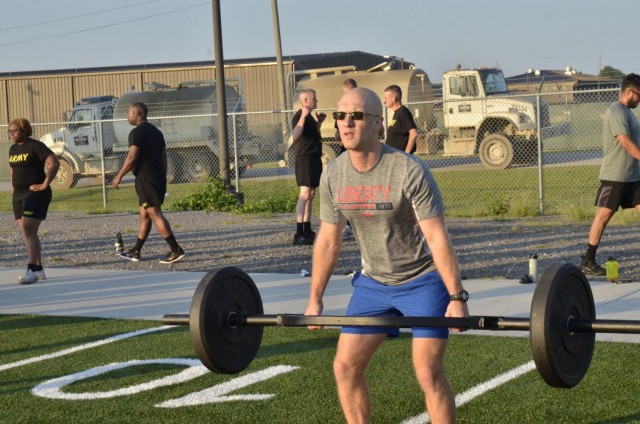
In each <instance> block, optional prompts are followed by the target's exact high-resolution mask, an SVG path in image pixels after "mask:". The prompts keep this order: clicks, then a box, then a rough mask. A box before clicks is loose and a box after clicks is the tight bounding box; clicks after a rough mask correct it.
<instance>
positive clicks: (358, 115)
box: [333, 112, 378, 121]
mask: <svg viewBox="0 0 640 424" xmlns="http://www.w3.org/2000/svg"><path fill="white" fill-rule="evenodd" d="M347 115H350V116H351V119H353V120H354V121H361V120H363V119H364V116H365V115H369V116H374V117H376V118H377V117H378V115H374V114H373V113H367V112H333V119H335V120H336V121H342V120H343V119H344V118H346V117H347Z"/></svg>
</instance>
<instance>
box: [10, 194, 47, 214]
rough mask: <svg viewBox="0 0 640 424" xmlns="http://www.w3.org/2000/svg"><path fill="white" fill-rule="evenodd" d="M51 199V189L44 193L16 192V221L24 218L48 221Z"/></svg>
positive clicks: (14, 197) (14, 203)
mask: <svg viewBox="0 0 640 424" xmlns="http://www.w3.org/2000/svg"><path fill="white" fill-rule="evenodd" d="M51 197H52V193H51V187H47V189H46V190H43V191H14V192H13V216H14V217H15V218H16V219H20V218H22V217H27V218H34V219H40V220H43V219H47V212H48V211H49V204H50V203H51Z"/></svg>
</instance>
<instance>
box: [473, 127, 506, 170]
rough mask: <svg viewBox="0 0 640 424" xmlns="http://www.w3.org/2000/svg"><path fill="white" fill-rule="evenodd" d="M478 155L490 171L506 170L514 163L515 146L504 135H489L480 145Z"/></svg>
mask: <svg viewBox="0 0 640 424" xmlns="http://www.w3.org/2000/svg"><path fill="white" fill-rule="evenodd" d="M478 155H479V156H480V161H481V162H482V164H483V165H484V166H485V167H486V168H489V169H505V168H507V167H508V166H509V165H511V162H513V144H512V143H511V141H510V140H509V139H508V138H507V137H506V136H504V135H502V134H489V135H488V136H486V137H485V138H484V139H483V140H482V142H481V143H480V147H479V149H478Z"/></svg>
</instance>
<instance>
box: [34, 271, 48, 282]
mask: <svg viewBox="0 0 640 424" xmlns="http://www.w3.org/2000/svg"><path fill="white" fill-rule="evenodd" d="M36 276H37V277H38V281H44V280H46V279H47V275H46V274H45V273H44V269H43V270H42V271H36Z"/></svg>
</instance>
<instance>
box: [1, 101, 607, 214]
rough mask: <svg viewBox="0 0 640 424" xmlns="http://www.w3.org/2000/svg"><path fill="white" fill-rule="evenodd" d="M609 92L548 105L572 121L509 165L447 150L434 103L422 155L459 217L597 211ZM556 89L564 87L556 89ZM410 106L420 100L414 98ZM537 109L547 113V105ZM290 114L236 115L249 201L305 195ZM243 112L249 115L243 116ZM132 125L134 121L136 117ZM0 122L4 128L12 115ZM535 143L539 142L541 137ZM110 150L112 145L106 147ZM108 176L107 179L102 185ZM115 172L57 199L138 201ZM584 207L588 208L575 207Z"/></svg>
mask: <svg viewBox="0 0 640 424" xmlns="http://www.w3.org/2000/svg"><path fill="white" fill-rule="evenodd" d="M609 91H611V90H609ZM602 92H603V91H602V90H598V91H594V92H593V93H592V94H591V95H590V94H589V92H580V93H581V102H580V103H569V102H567V103H565V104H552V105H548V120H549V122H550V123H551V125H558V124H564V125H566V126H568V128H570V131H569V132H567V133H564V134H560V135H556V136H553V137H548V138H544V139H542V140H540V141H541V143H542V146H543V148H542V152H541V155H540V156H541V159H542V162H541V163H539V162H538V151H537V148H535V150H534V151H531V152H530V155H529V156H528V158H529V159H530V161H529V162H526V161H525V162H524V163H513V164H512V165H511V166H510V167H508V168H507V169H487V168H485V167H484V166H483V164H482V163H481V161H480V160H479V158H478V156H477V155H465V156H444V155H443V150H442V146H441V145H438V143H435V145H434V143H433V139H430V136H431V135H432V134H434V131H436V132H437V131H439V132H440V133H441V134H444V135H445V136H446V135H447V128H445V127H444V119H443V116H442V112H443V110H447V109H448V108H449V107H451V106H452V105H448V104H446V103H445V104H441V103H434V107H433V109H434V110H435V111H436V112H435V113H436V116H435V120H434V119H433V118H434V117H433V116H432V117H426V116H417V117H416V121H417V124H418V127H419V128H420V129H421V134H420V138H419V150H418V152H417V155H418V156H419V157H420V158H422V159H423V160H425V161H426V162H427V163H428V164H429V166H430V167H431V169H432V171H433V173H434V175H435V178H436V180H437V181H438V183H439V185H440V188H441V191H442V193H443V196H444V199H445V202H446V204H447V210H448V214H449V215H451V216H456V217H478V216H531V215H538V214H567V213H569V214H570V215H572V216H580V215H585V216H591V214H592V208H593V206H592V204H593V197H594V195H595V190H596V188H597V186H598V180H597V175H598V170H599V164H600V160H601V157H602V151H601V145H602V119H603V116H604V113H605V111H606V110H607V108H608V107H609V104H610V103H609V102H608V101H606V102H603V101H598V99H600V98H601V97H602V96H601V94H602ZM554 95H555V96H556V97H557V93H555V94H554ZM539 96H540V100H541V104H544V99H545V96H544V95H542V94H541V95H539ZM507 100H508V99H507ZM589 100H593V101H591V102H590V101H589ZM408 106H409V108H412V107H413V106H414V105H411V104H409V105H408ZM453 106H455V104H454V105H453ZM327 111H330V110H327ZM536 113H537V116H541V114H542V111H537V112H536ZM545 113H547V112H546V109H545ZM291 114H292V111H286V112H278V111H267V112H262V113H237V114H230V115H229V119H228V122H229V131H228V133H229V138H230V140H229V155H230V158H232V160H234V158H238V159H242V160H244V163H242V162H241V164H240V165H239V166H238V167H237V168H236V166H235V163H232V164H231V166H232V167H233V168H234V170H233V171H232V173H231V185H232V187H233V188H235V189H236V190H237V191H238V192H241V193H243V197H244V201H245V202H249V203H250V202H258V201H261V200H262V199H265V198H269V197H279V198H291V199H293V198H295V197H296V196H297V188H296V186H295V180H294V171H293V169H292V168H290V167H288V166H286V165H287V163H288V161H287V160H286V159H287V158H286V157H285V151H286V148H285V143H286V141H287V140H288V138H289V137H288V134H287V133H286V123H287V122H288V121H289V120H290V118H291ZM206 118H207V119H211V120H212V121H213V120H215V119H217V117H216V116H215V115H211V116H208V115H207V116H206ZM189 119H190V118H189V117H166V118H161V119H155V120H154V121H153V122H154V123H155V124H156V125H158V126H159V127H160V128H161V129H162V130H163V131H164V132H165V133H166V134H168V135H167V138H169V137H172V136H173V134H176V133H178V134H179V133H181V132H184V133H188V134H190V135H189V137H191V138H194V137H199V136H200V134H199V133H198V132H197V131H194V128H193V125H192V123H193V121H192V120H191V121H189ZM191 119H192V118H191ZM427 119H428V120H430V122H432V123H433V122H435V123H436V125H437V127H436V128H435V129H434V128H430V129H429V131H430V132H429V133H425V131H423V129H426V128H427V126H425V125H423V124H424V123H425V122H423V121H424V120H427ZM106 122H112V123H113V122H114V121H103V122H102V124H104V123H106ZM239 122H243V124H242V125H239V124H238V123H239ZM247 123H248V124H247ZM125 124H126V123H125ZM64 125H65V124H64V123H56V124H51V123H49V124H37V123H34V128H35V133H36V134H35V136H36V137H41V136H42V135H44V134H43V132H44V131H45V130H48V131H50V130H51V129H52V128H61V127H64ZM120 125H122V123H120ZM430 125H433V124H430ZM283 128H285V130H284V131H283ZM126 129H127V131H128V130H129V127H127V128H126ZM0 130H4V133H5V134H6V125H5V126H2V127H0ZM283 134H284V135H283ZM210 136H211V134H209V135H208V137H209V138H207V140H208V141H209V142H211V143H212V146H213V147H212V148H211V149H210V150H211V152H212V153H211V154H206V155H205V154H203V151H202V150H199V149H186V150H184V151H181V153H180V155H179V156H180V160H179V161H176V166H180V167H182V168H181V172H182V175H183V176H182V177H181V178H175V179H174V180H173V181H172V182H171V183H170V184H169V187H168V190H167V191H168V193H167V198H166V201H165V208H166V209H169V210H170V209H172V205H173V202H177V201H181V200H183V199H185V198H186V197H188V196H190V195H193V194H194V193H196V192H198V191H199V190H202V188H203V187H205V186H206V181H207V179H208V178H209V177H212V176H216V175H217V172H218V169H219V163H218V162H219V161H218V159H217V156H216V154H215V153H217V152H218V150H216V149H219V148H218V147H217V141H216V140H213V139H212V138H211V137H210ZM7 139H8V137H7ZM9 143H10V142H9ZM9 143H0V148H1V151H3V152H7V151H8V146H9V145H10V144H9ZM103 143H104V140H103ZM532 145H533V146H537V145H538V143H537V140H534V143H533V144H532ZM242 149H244V151H243V150H242ZM171 152H172V151H171V150H170V156H171ZM174 152H175V151H174ZM247 152H248V154H245V153H247ZM112 153H113V152H110V151H107V155H109V154H112ZM5 157H6V153H5ZM4 166H5V167H6V162H5V163H4ZM235 169H240V172H239V173H236V172H235ZM0 171H2V174H3V175H2V177H3V178H2V179H3V180H4V181H5V183H0V186H1V187H2V191H1V192H0V197H1V198H6V199H8V198H9V197H10V188H9V187H8V183H6V180H7V179H8V177H7V174H6V172H7V171H6V168H0ZM105 180H106V182H107V183H106V184H104V186H103V183H104V181H105ZM109 180H110V178H109V175H107V178H106V179H105V178H103V177H102V176H98V177H93V178H81V179H79V180H78V181H77V184H76V186H75V187H73V188H69V189H55V193H54V202H53V204H52V208H51V209H52V210H81V211H87V212H91V213H101V212H111V211H133V210H135V209H136V205H135V195H134V193H133V187H132V184H131V183H132V180H133V179H132V178H125V181H124V184H123V186H122V188H121V189H120V190H113V189H111V188H110V185H109V184H108V182H109ZM0 208H2V210H4V211H9V210H10V208H11V207H10V202H8V201H3V202H2V203H1V204H0ZM580 209H585V210H586V211H587V212H584V213H580V212H577V211H578V210H580Z"/></svg>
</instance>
